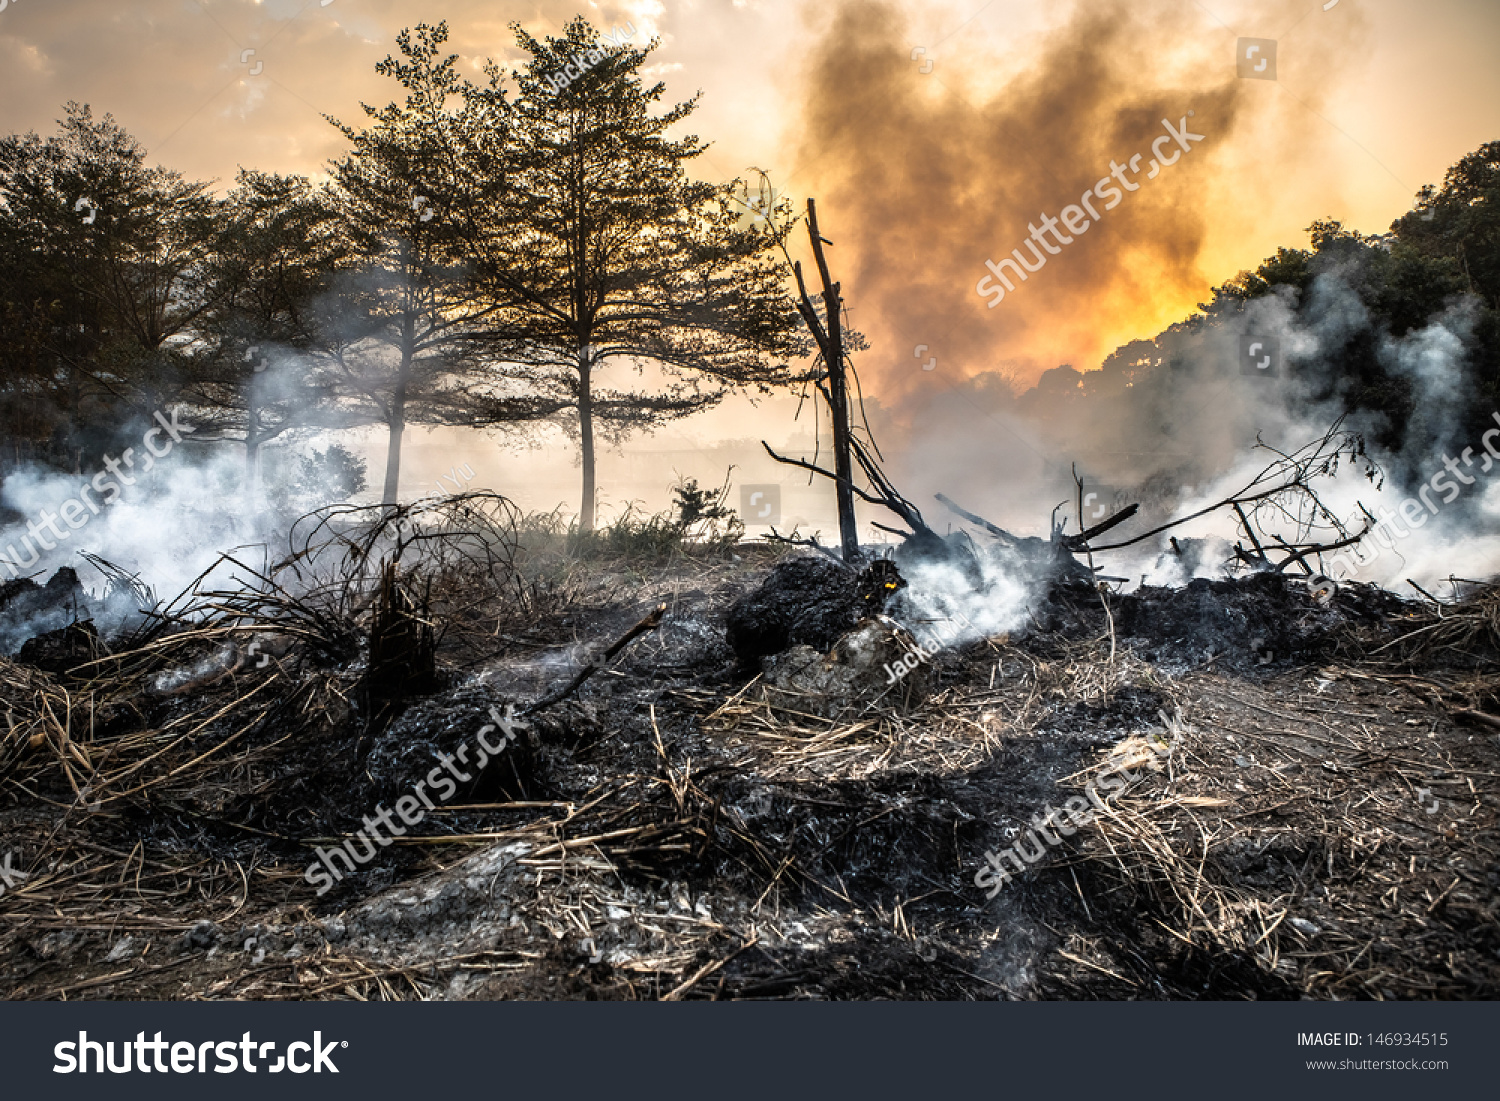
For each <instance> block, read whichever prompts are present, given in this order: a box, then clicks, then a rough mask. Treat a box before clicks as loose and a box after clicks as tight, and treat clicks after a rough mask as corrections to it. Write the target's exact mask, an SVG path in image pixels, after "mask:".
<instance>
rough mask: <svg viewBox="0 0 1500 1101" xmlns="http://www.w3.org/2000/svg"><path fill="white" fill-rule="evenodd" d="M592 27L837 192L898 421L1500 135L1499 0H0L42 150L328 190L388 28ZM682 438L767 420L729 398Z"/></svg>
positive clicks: (881, 389)
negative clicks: (1125, 191)
mask: <svg viewBox="0 0 1500 1101" xmlns="http://www.w3.org/2000/svg"><path fill="white" fill-rule="evenodd" d="M580 12H581V13H582V14H584V15H585V16H586V17H588V18H590V19H591V20H592V21H594V22H595V23H596V25H599V26H601V27H602V28H604V29H608V28H610V27H612V26H615V25H617V24H618V25H621V26H623V25H624V24H625V23H626V22H627V21H628V22H630V23H633V24H634V26H635V28H636V31H637V33H636V35H635V38H634V41H635V42H636V43H642V42H644V41H645V40H646V39H648V38H650V37H651V36H659V37H660V39H661V46H660V49H659V51H658V52H657V53H655V54H653V61H654V64H653V66H652V68H651V69H649V70H648V72H651V73H654V74H657V75H659V76H660V77H661V79H663V80H665V81H666V83H667V88H668V96H669V98H670V99H672V100H674V101H675V100H680V99H685V98H687V97H689V96H690V95H692V94H693V93H695V92H697V91H699V90H701V91H702V93H703V99H702V105H701V107H700V109H699V110H698V112H697V113H696V114H695V115H694V116H693V117H692V119H691V120H690V122H691V125H690V126H689V127H688V128H687V129H689V130H690V131H691V132H694V133H697V134H698V135H700V136H701V137H703V138H705V139H707V140H710V141H712V142H713V143H714V145H713V148H712V149H711V151H710V152H709V154H708V156H707V158H706V159H704V160H702V161H700V162H699V165H698V168H697V171H698V173H699V174H700V175H704V176H707V177H714V178H729V177H732V176H734V175H737V174H741V173H744V172H745V170H746V169H747V168H748V167H749V166H752V165H754V166H758V167H761V168H764V169H766V170H768V171H769V172H770V173H771V174H772V177H773V179H774V180H775V182H776V183H777V184H778V186H780V187H784V189H785V190H786V192H787V193H788V194H790V195H791V196H793V197H794V198H796V199H798V200H800V199H802V198H805V197H806V196H808V195H812V196H815V197H816V198H817V199H818V202H819V209H820V214H821V219H822V223H823V228H824V232H825V235H826V236H828V237H829V238H830V239H831V240H832V241H833V242H834V248H833V249H832V250H831V258H832V261H833V263H834V265H835V269H836V272H837V274H838V276H839V277H840V278H841V279H842V280H843V285H844V294H845V297H846V300H847V302H848V304H849V307H850V309H851V311H852V318H853V324H854V325H855V327H856V328H858V329H860V330H861V331H863V332H864V333H865V334H866V335H867V336H868V337H869V339H870V341H871V344H872V348H871V350H870V351H869V352H868V353H866V354H865V355H864V356H863V357H862V358H861V361H860V362H861V372H862V376H863V377H864V380H865V382H866V383H867V385H868V388H869V389H870V390H871V391H872V392H874V393H877V394H879V395H880V396H881V397H882V399H883V400H884V401H885V403H886V404H887V405H888V406H893V407H894V408H895V409H897V410H898V411H899V410H900V409H901V408H902V407H903V406H905V405H907V404H909V403H912V402H917V403H920V402H922V401H923V400H924V399H923V397H922V394H923V393H927V394H930V393H932V392H933V391H934V390H935V389H937V388H938V387H940V386H941V385H942V384H944V383H947V384H948V385H949V386H951V385H952V383H953V382H954V381H955V380H958V379H961V378H963V377H964V376H967V375H972V374H975V373H978V372H980V371H985V370H1000V371H1004V372H1008V373H1010V374H1013V375H1015V376H1016V377H1017V378H1019V379H1020V380H1022V381H1025V382H1029V381H1030V380H1032V379H1034V378H1035V377H1036V375H1037V374H1038V373H1040V371H1042V370H1045V369H1047V368H1048V367H1053V366H1056V365H1057V364H1059V363H1064V362H1068V363H1072V364H1074V365H1075V366H1077V367H1079V368H1090V367H1094V366H1097V364H1098V363H1099V361H1100V359H1101V358H1102V357H1103V356H1104V355H1106V354H1108V352H1109V351H1110V350H1112V349H1113V348H1114V347H1115V346H1117V345H1118V344H1120V343H1122V342H1123V341H1125V340H1128V339H1131V338H1133V337H1138V336H1150V335H1152V334H1154V333H1155V332H1157V331H1158V330H1159V329H1161V328H1162V327H1164V326H1165V325H1166V324H1169V323H1171V322H1172V321H1175V320H1178V319H1180V318H1182V317H1183V316H1185V315H1186V314H1187V313H1189V312H1191V311H1192V309H1193V307H1194V304H1195V303H1197V302H1200V301H1203V300H1205V299H1206V298H1207V295H1208V291H1209V288H1210V287H1211V286H1213V285H1215V284H1217V283H1220V282H1222V281H1224V280H1225V279H1227V278H1230V277H1232V276H1233V275H1234V274H1235V272H1236V271H1238V270H1240V269H1242V268H1245V267H1249V266H1253V265H1254V264H1256V263H1257V262H1259V261H1260V260H1261V259H1262V258H1263V257H1265V256H1266V255H1268V254H1270V253H1272V252H1274V250H1275V248H1276V246H1278V245H1292V246H1300V245H1303V244H1305V243H1306V236H1305V234H1304V232H1303V231H1304V228H1305V227H1306V226H1307V225H1308V224H1309V223H1311V222H1312V221H1313V220H1314V219H1315V218H1318V217H1322V216H1329V215H1331V216H1333V217H1337V218H1339V219H1342V220H1344V221H1345V222H1346V223H1348V224H1351V225H1353V226H1355V227H1356V228H1359V229H1361V230H1364V231H1366V232H1378V231H1382V230H1384V229H1385V228H1386V227H1387V226H1388V225H1389V223H1390V221H1391V220H1392V219H1393V218H1395V217H1397V216H1399V215H1400V214H1401V213H1403V212H1404V211H1405V210H1406V209H1408V208H1409V206H1410V205H1411V200H1412V193H1413V192H1414V191H1415V190H1416V189H1417V188H1418V187H1419V186H1421V185H1422V184H1424V183H1438V182H1440V181H1441V178H1442V174H1443V171H1444V170H1445V169H1446V168H1447V167H1448V166H1449V165H1450V164H1452V163H1453V162H1454V161H1455V160H1457V159H1458V158H1459V157H1461V156H1462V155H1463V154H1465V153H1467V152H1469V151H1471V150H1473V149H1474V148H1476V147H1477V146H1479V145H1480V144H1482V143H1483V142H1485V141H1491V140H1497V139H1500V66H1497V65H1495V63H1494V58H1495V56H1496V50H1497V47H1500V4H1496V3H1495V2H1494V0H1420V2H1411V0H1408V2H1401V0H1336V2H1335V3H1334V4H1333V6H1332V7H1331V8H1329V9H1327V10H1324V8H1323V5H1322V4H1320V3H1317V2H1316V0H1269V2H1256V3H1248V2H1238V3H1235V2H1230V0H1207V2H1206V3H1196V2H1194V0H1145V2H1130V3H1123V2H1111V0H1104V2H1093V3H1087V4H1081V5H1076V6H1075V5H1069V4H1058V3H1048V2H1042V0H991V2H985V0H958V2H951V3H905V4H898V3H889V4H886V3H869V2H845V3H841V4H840V3H817V4H807V3H801V2H797V0H696V2H688V3H677V2H656V0H633V2H621V3H603V4H581V3H579V2H578V0H540V2H536V3H520V2H515V0H483V2H481V0H421V2H418V0H321V2H320V0H203V2H199V0H132V2H131V3H129V4H121V3H119V2H118V0H109V2H106V0H0V74H3V75H0V129H3V130H4V131H14V130H27V129H35V130H38V131H41V132H43V133H48V132H51V131H52V130H53V128H54V123H55V120H56V119H57V118H58V117H59V116H60V115H61V113H62V112H61V106H62V104H63V103H65V102H66V101H68V100H77V101H79V102H84V103H88V104H91V105H92V106H93V108H94V110H95V112H96V114H102V113H105V112H108V113H110V114H113V115H114V116H115V118H116V119H117V120H118V121H119V122H120V123H121V124H122V125H123V126H124V127H125V128H126V129H127V130H129V131H130V132H131V133H133V134H134V135H136V136H137V137H138V138H139V139H140V140H141V142H142V143H143V144H144V145H145V146H146V148H147V149H148V150H149V152H150V154H151V157H152V158H153V159H154V160H158V161H160V162H161V163H164V164H167V165H169V166H171V167H174V168H177V169H179V170H181V171H182V172H184V173H185V174H186V175H188V176H189V177H191V178H199V179H217V180H218V181H219V182H220V184H221V185H227V184H228V183H230V182H231V181H232V180H233V177H234V174H235V171H236V168H237V166H241V165H243V166H247V167H255V168H258V169H263V170H270V171H281V172H305V173H316V172H317V171H318V170H319V168H320V167H321V165H322V164H323V163H324V161H325V160H326V159H327V158H329V157H331V156H334V155H336V154H338V153H340V152H341V151H342V146H343V143H342V139H341V138H340V136H339V135H338V133H337V132H336V131H335V130H334V129H333V127H331V126H330V125H329V124H328V123H327V122H326V121H325V120H324V119H323V117H322V116H323V115H324V114H328V115H333V116H335V117H337V118H339V119H341V120H343V121H345V122H355V123H357V122H359V120H360V119H361V112H360V110H359V103H360V101H361V100H363V101H365V102H369V103H372V104H376V105H380V104H384V103H386V102H388V101H389V100H391V99H392V98H395V86H394V82H391V81H388V80H386V79H384V78H381V77H378V76H377V75H375V73H374V71H373V70H374V65H375V64H376V62H378V61H379V60H380V59H381V58H383V57H384V56H386V54H387V53H389V52H391V51H392V50H393V49H394V39H395V35H396V33H397V32H398V31H399V30H400V29H401V28H403V27H409V26H414V25H416V24H417V23H420V22H427V23H436V22H438V21H440V20H447V22H448V24H449V26H450V28H451V32H452V34H451V38H450V40H449V46H450V47H451V49H452V50H453V51H454V52H456V53H458V54H460V55H461V57H462V58H463V59H464V62H465V63H466V64H473V65H475V66H477V64H478V63H479V60H480V59H482V58H484V57H487V56H488V57H494V58H495V59H496V60H499V61H501V62H502V63H503V62H505V61H507V60H514V59H516V58H518V57H519V56H520V55H519V51H518V50H517V49H516V48H515V46H514V37H513V35H512V33H511V31H510V30H509V28H508V24H509V23H510V22H512V21H518V22H520V23H521V24H522V25H524V26H525V27H526V28H527V29H528V30H530V31H531V32H532V33H535V34H556V33H558V32H559V31H560V29H561V27H562V25H563V24H564V23H565V22H566V20H567V19H568V18H569V17H571V16H572V15H574V14H576V13H580ZM1241 37H1250V38H1264V39H1273V40H1275V43H1276V52H1277V58H1276V71H1277V79H1275V80H1264V79H1242V78H1241V77H1239V76H1238V75H1237V71H1236V60H1237V53H1238V50H1237V40H1238V39H1239V38H1241ZM249 50H253V51H254V53H253V54H250V53H245V51H249ZM914 51H920V52H916V53H915V54H914ZM1265 52H1266V51H1262V53H1261V54H1260V55H1259V56H1261V57H1263V56H1265ZM242 56H243V61H242ZM929 62H930V64H929ZM257 67H259V71H258V72H257V71H256V68H257ZM924 69H926V70H927V71H925V72H924V71H923V70H924ZM1190 111H1191V112H1193V114H1192V117H1191V118H1190V119H1189V122H1190V123H1191V126H1190V127H1189V129H1193V130H1196V132H1197V133H1200V134H1202V135H1204V137H1203V140H1202V141H1201V142H1195V143H1192V144H1191V152H1189V153H1185V154H1184V155H1183V156H1182V157H1181V158H1180V159H1178V160H1177V162H1176V163H1175V164H1174V165H1172V166H1171V167H1170V168H1164V169H1163V170H1162V171H1161V173H1160V175H1159V177H1158V178H1156V179H1150V180H1147V179H1140V189H1139V190H1138V191H1135V192H1133V193H1130V194H1129V195H1128V196H1127V197H1126V201H1125V202H1124V203H1122V204H1120V206H1119V207H1118V209H1115V210H1112V211H1109V212H1106V213H1103V214H1102V216H1101V217H1100V218H1099V219H1098V221H1097V222H1096V223H1094V226H1093V231H1092V232H1088V233H1086V234H1085V233H1080V234H1077V235H1076V236H1074V238H1073V239H1072V243H1071V244H1069V245H1068V246H1067V247H1066V248H1064V249H1063V250H1061V253H1060V254H1059V255H1055V256H1052V257H1050V259H1049V263H1048V265H1047V266H1046V267H1045V268H1043V269H1042V270H1040V271H1038V272H1036V273H1035V274H1034V275H1032V276H1031V277H1030V279H1029V280H1028V281H1027V282H1026V283H1024V284H1021V285H1020V286H1018V287H1017V288H1016V289H1015V290H1014V291H1013V292H1011V293H1009V294H1008V295H1007V296H1006V299H1005V301H1003V302H1001V303H999V305H998V306H997V307H996V308H994V309H989V308H986V305H985V299H984V298H982V297H980V296H979V294H977V293H976V290H975V284H976V282H977V281H978V280H979V279H981V278H982V277H983V276H985V275H986V274H987V273H986V270H985V267H984V262H985V260H986V259H996V260H998V259H999V258H1000V257H1002V256H1006V255H1009V254H1010V252H1011V250H1012V249H1016V248H1019V247H1021V246H1022V245H1023V242H1024V241H1025V240H1026V239H1027V236H1028V229H1027V226H1028V222H1033V221H1035V220H1037V219H1038V218H1040V217H1041V216H1042V215H1044V214H1045V215H1051V216H1053V217H1060V216H1062V213H1063V210H1064V208H1065V207H1067V206H1068V205H1069V204H1076V203H1078V202H1079V196H1080V195H1081V194H1082V193H1083V192H1084V191H1086V190H1088V189H1089V188H1090V187H1091V186H1093V185H1094V183H1095V181H1096V180H1099V179H1100V178H1102V177H1104V176H1106V175H1108V174H1109V173H1110V171H1111V168H1110V165H1111V162H1112V161H1114V160H1118V161H1120V162H1128V161H1129V159H1130V158H1131V157H1132V156H1133V155H1135V154H1138V153H1139V154H1143V155H1144V158H1145V161H1149V160H1150V159H1151V148H1152V142H1153V140H1154V139H1155V138H1157V137H1159V136H1160V135H1161V134H1162V133H1163V129H1162V120H1163V119H1168V120H1170V121H1171V122H1172V123H1173V125H1174V126H1175V125H1176V124H1177V120H1179V119H1182V118H1184V117H1187V115H1188V112H1190ZM1160 151H1161V152H1163V153H1165V152H1166V150H1165V149H1161V150H1160ZM1145 171H1146V166H1145V163H1144V162H1143V163H1141V167H1140V175H1141V176H1144V174H1145ZM919 345H923V346H925V350H924V351H922V352H918V351H917V348H918V346H919ZM934 357H935V358H936V360H937V363H936V365H935V369H934V370H933V371H931V372H930V373H929V372H924V371H923V370H922V366H923V365H924V363H928V362H930V361H931V360H932V359H933V358H934ZM683 429H684V430H685V431H686V432H687V433H688V434H690V435H696V436H697V437H698V438H712V437H714V436H720V435H733V436H740V437H742V436H746V435H754V434H757V433H758V430H759V428H758V426H757V425H755V424H753V423H750V422H748V421H746V420H745V419H744V417H743V408H742V407H741V406H739V405H738V404H736V405H735V406H734V407H733V408H731V409H727V410H720V411H719V412H717V413H716V414H711V415H710V416H709V417H708V418H707V419H699V420H697V421H696V422H695V423H693V424H688V425H684V426H683ZM787 434H789V433H787V432H780V433H778V434H777V435H778V436H779V438H785V436H786V435H787ZM441 469H443V470H446V469H447V466H442V467H441ZM413 473H414V475H415V476H417V477H418V478H419V479H420V477H421V476H422V474H421V473H419V472H418V471H416V470H414V471H413ZM422 473H425V472H422Z"/></svg>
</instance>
